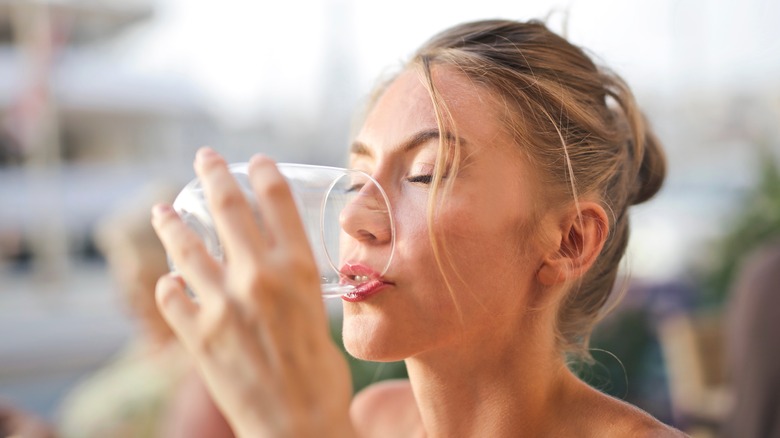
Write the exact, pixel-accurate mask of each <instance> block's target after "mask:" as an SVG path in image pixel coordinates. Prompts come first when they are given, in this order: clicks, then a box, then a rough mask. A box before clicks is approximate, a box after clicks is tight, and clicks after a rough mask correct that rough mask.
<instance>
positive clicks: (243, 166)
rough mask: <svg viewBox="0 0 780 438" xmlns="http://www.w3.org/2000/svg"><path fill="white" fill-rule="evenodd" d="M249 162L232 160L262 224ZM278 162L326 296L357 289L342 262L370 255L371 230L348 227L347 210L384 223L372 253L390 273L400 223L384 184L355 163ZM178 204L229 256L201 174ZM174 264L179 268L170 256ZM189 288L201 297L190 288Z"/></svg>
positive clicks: (213, 249) (210, 245)
mask: <svg viewBox="0 0 780 438" xmlns="http://www.w3.org/2000/svg"><path fill="white" fill-rule="evenodd" d="M248 167H249V166H248V163H233V164H230V165H229V169H230V172H231V173H232V174H233V176H234V177H235V178H236V181H237V182H238V184H239V186H240V187H241V190H242V191H243V192H244V194H245V195H246V198H247V200H248V201H249V204H250V205H251V207H252V210H253V212H254V213H255V216H256V218H257V223H258V225H259V226H261V227H262V221H261V220H260V219H261V217H262V214H263V212H262V211H259V210H258V206H257V201H256V200H255V197H254V194H253V192H252V188H251V186H250V184H249V174H248V173H249V172H248ZM277 167H278V168H279V171H280V172H281V173H282V175H283V176H284V177H285V179H286V180H287V183H288V184H289V185H290V189H291V191H292V195H293V198H294V199H295V204H296V206H297V208H298V214H299V215H300V217H301V219H302V221H303V226H304V229H305V231H306V237H307V238H308V241H309V245H310V246H311V249H312V252H313V253H314V258H315V261H316V263H317V269H318V270H319V273H320V280H321V282H320V284H321V289H322V295H323V297H324V298H329V297H339V296H341V295H344V294H348V293H350V292H352V291H354V290H355V286H353V285H351V284H346V282H345V281H343V280H344V275H343V274H342V273H341V270H340V268H339V267H340V266H341V265H342V264H343V263H345V262H346V261H348V260H352V258H354V257H365V250H361V249H360V248H361V245H360V244H359V243H358V242H359V240H361V239H365V238H366V234H368V232H367V231H365V230H361V231H360V232H357V233H355V232H352V233H350V232H348V230H345V229H344V227H343V223H345V215H347V214H348V215H350V216H355V215H363V216H365V218H366V220H367V221H368V222H370V224H371V226H372V227H375V228H381V231H382V236H383V239H384V242H383V244H382V245H381V246H382V248H381V249H380V248H375V249H372V254H371V255H372V266H373V269H376V270H377V272H378V273H379V275H380V276H381V275H384V274H385V272H386V271H387V268H388V267H389V266H390V262H391V261H392V258H393V253H394V251H395V224H394V222H393V216H392V214H391V209H390V201H389V199H388V197H387V194H386V193H385V191H384V189H383V188H382V186H381V185H380V184H379V183H378V182H377V181H376V180H375V179H374V178H372V177H371V176H370V175H368V174H367V173H365V172H362V171H359V170H354V169H344V168H339V167H328V166H315V165H308V164H294V163H278V164H277ZM173 208H174V210H175V211H176V212H177V213H178V214H179V216H180V217H181V218H182V220H183V221H184V223H186V224H187V225H188V226H189V227H190V228H191V229H192V230H194V231H195V233H196V234H197V235H198V236H199V237H200V238H201V239H202V240H203V242H204V244H205V246H206V250H207V251H208V252H209V254H211V256H212V257H214V258H215V259H216V260H218V261H223V259H224V252H223V248H222V244H221V242H220V240H219V236H218V235H217V232H216V229H215V228H214V221H213V218H212V216H211V213H210V212H209V210H208V206H207V204H206V199H205V195H204V193H203V188H202V186H201V184H200V181H199V180H198V179H197V178H196V179H194V180H193V181H191V182H190V183H189V184H187V185H186V186H185V187H184V189H182V191H181V192H180V193H179V195H178V196H177V197H176V199H175V200H174V202H173ZM347 211H349V212H347ZM361 233H362V234H361ZM377 234H379V233H377ZM361 251H362V252H361ZM169 264H170V267H171V270H172V271H175V270H176V267H175V266H174V265H173V263H172V262H171V261H170V258H169ZM188 293H190V295H191V296H192V297H193V298H196V297H195V296H194V294H193V292H192V291H191V290H190V289H189V288H188Z"/></svg>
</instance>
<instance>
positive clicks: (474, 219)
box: [153, 20, 680, 437]
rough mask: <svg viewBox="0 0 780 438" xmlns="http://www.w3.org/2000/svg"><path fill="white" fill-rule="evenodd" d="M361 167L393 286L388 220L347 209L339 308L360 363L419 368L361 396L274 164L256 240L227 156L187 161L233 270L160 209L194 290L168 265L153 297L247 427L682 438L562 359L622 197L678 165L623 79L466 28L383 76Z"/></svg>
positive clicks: (653, 187) (600, 300) (598, 287)
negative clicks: (377, 192)
mask: <svg viewBox="0 0 780 438" xmlns="http://www.w3.org/2000/svg"><path fill="white" fill-rule="evenodd" d="M350 157H351V158H350V166H351V167H356V168H359V169H362V170H364V171H366V172H369V173H371V174H372V175H373V176H374V177H375V178H376V179H377V180H378V181H379V182H380V183H381V184H382V185H383V187H384V188H385V190H386V191H387V193H388V196H389V197H390V201H391V204H392V206H393V214H394V216H395V220H396V227H397V228H396V230H397V237H396V253H395V258H394V261H393V264H392V266H391V267H390V269H389V270H388V272H387V274H386V275H384V276H381V277H380V276H379V275H378V274H377V273H376V271H378V270H379V269H380V267H379V266H377V265H376V260H377V257H378V256H379V254H381V253H382V251H384V250H386V247H387V245H388V242H387V239H386V238H385V237H384V236H386V235H387V232H386V231H387V230H384V229H382V226H383V225H382V224H381V223H373V222H372V221H371V218H370V216H368V215H366V216H361V215H360V214H359V212H356V213H354V214H352V215H349V216H345V217H343V218H342V220H343V225H344V228H345V230H346V231H347V232H349V233H351V234H352V235H353V236H356V237H357V238H358V240H359V241H360V245H361V248H360V249H361V254H362V256H361V258H360V259H359V260H349V261H347V262H348V264H347V265H348V266H354V265H358V266H361V267H360V268H357V269H352V270H350V269H347V270H345V271H344V272H343V274H344V281H348V282H353V283H356V284H357V286H358V290H359V293H357V294H353V295H350V296H349V297H346V298H345V299H344V300H343V301H344V330H343V332H344V344H345V346H346V347H347V349H348V351H349V352H350V353H351V354H353V355H355V356H356V357H358V358H361V359H366V360H374V361H394V360H399V359H404V360H405V361H406V365H407V369H408V372H409V381H408V382H405V381H404V382H390V383H378V384H376V385H374V386H371V387H369V388H368V389H366V390H364V391H363V392H361V393H360V394H358V395H357V396H356V397H355V398H354V400H352V397H351V391H350V385H349V376H348V370H347V366H346V363H345V361H344V359H343V358H342V357H341V356H340V355H339V352H338V351H337V349H336V347H335V346H334V345H333V343H332V342H331V341H330V340H329V339H328V333H327V330H326V323H327V321H326V315H325V312H324V310H323V306H322V303H321V298H320V294H319V279H318V276H317V272H316V268H315V266H314V264H313V263H312V256H311V252H310V250H309V248H308V247H307V243H306V239H305V237H304V235H303V232H302V226H301V223H300V220H299V219H298V218H297V215H296V213H295V209H294V203H293V201H292V199H291V197H290V193H289V190H288V188H287V186H286V184H285V182H284V179H283V178H282V177H281V176H280V174H279V172H278V171H277V170H276V167H275V166H274V164H273V162H272V161H271V160H269V159H268V158H265V157H262V156H256V157H253V158H252V160H251V163H250V180H251V182H252V185H253V188H254V190H255V194H256V198H257V201H258V205H259V208H260V210H261V211H263V212H264V216H263V220H264V224H263V225H264V226H265V227H267V229H268V230H270V232H268V233H263V234H261V233H260V232H259V231H258V228H257V227H256V225H255V223H254V219H253V216H252V214H251V212H250V210H249V208H248V206H247V202H246V201H245V199H244V198H243V195H241V192H240V190H239V189H238V188H237V186H236V183H235V181H234V180H233V179H232V177H230V175H229V173H228V171H227V168H226V166H225V162H224V160H222V159H221V158H220V157H219V156H218V155H217V154H216V153H215V152H214V151H212V150H210V149H202V150H200V151H199V153H198V155H197V157H196V160H195V165H194V166H195V170H196V172H197V174H198V176H199V178H201V180H202V181H203V184H204V190H205V191H206V195H207V198H208V199H209V203H210V206H211V208H212V209H213V212H214V215H215V220H216V227H217V230H218V232H219V233H220V235H221V236H222V238H223V241H224V246H225V252H226V259H227V260H228V261H229V262H228V263H226V264H225V265H220V264H218V263H216V262H215V261H214V260H213V259H211V258H210V257H209V256H208V255H207V253H206V252H205V250H204V248H203V246H202V245H201V244H200V243H199V242H198V240H197V239H194V238H193V235H192V232H191V231H189V230H188V229H187V227H186V226H185V225H184V224H183V223H182V222H181V221H180V220H179V219H178V217H177V216H176V214H175V213H174V212H173V211H172V210H171V208H170V207H169V206H167V205H158V206H156V207H155V209H154V211H153V223H154V225H155V228H156V229H157V232H158V234H159V236H160V237H161V239H162V241H163V243H164V245H165V246H166V248H167V250H168V251H169V254H170V255H171V257H172V258H173V260H174V262H175V263H176V264H177V266H180V269H181V272H182V275H183V277H184V278H186V280H187V283H188V284H189V285H190V286H191V287H193V289H194V290H195V291H196V293H197V294H198V296H199V298H200V305H197V304H195V303H193V302H191V301H189V300H188V299H187V297H186V295H185V293H184V287H183V285H184V281H183V280H182V279H181V278H178V277H175V276H173V275H168V276H165V277H163V278H162V279H161V280H160V281H159V283H158V287H157V298H158V304H159V306H160V307H161V309H162V311H163V313H164V315H165V317H166V318H167V320H168V321H169V323H170V324H171V326H172V327H173V328H174V330H175V331H176V332H177V335H178V336H179V337H180V339H181V340H182V341H183V342H184V344H185V345H186V346H187V348H188V349H189V350H190V351H191V352H192V354H193V355H194V357H195V358H196V360H197V362H198V364H199V369H200V371H201V373H202V375H203V376H204V379H205V381H206V384H207V386H208V387H209V388H210V390H211V392H212V394H213V396H214V398H215V400H216V402H217V403H218V405H219V406H220V407H221V409H222V411H223V413H224V414H225V416H226V417H227V419H228V421H229V422H230V423H231V425H232V426H233V429H234V431H235V432H236V433H237V435H239V436H296V437H297V436H338V437H343V436H401V437H409V436H447V437H449V436H490V437H500V436H518V435H523V436H534V437H541V436H555V437H560V436H598V437H606V436H678V435H680V433H679V432H677V431H675V430H672V429H670V428H668V427H667V426H665V425H663V424H661V423H660V422H658V421H657V420H655V419H653V418H652V417H650V416H649V415H647V414H645V413H643V412H641V411H640V410H638V409H637V408H634V407H632V406H629V405H627V404H625V403H623V402H621V401H619V400H615V399H613V398H610V397H608V396H606V395H604V394H602V393H600V392H598V391H596V390H594V389H592V388H590V387H589V386H588V385H586V384H585V383H583V382H581V381H580V380H578V379H577V377H576V376H575V375H574V374H572V372H571V371H569V369H568V368H567V361H568V360H569V359H571V358H576V357H578V356H579V357H584V358H587V345H588V344H587V341H588V337H589V334H590V331H591V329H592V327H593V325H594V324H595V323H596V321H597V320H598V319H599V318H600V317H601V316H602V313H603V307H604V304H605V303H606V302H607V300H608V298H609V294H610V291H611V290H612V286H613V283H614V279H615V276H616V272H617V264H618V261H619V260H620V258H621V257H622V255H623V252H624V249H625V245H626V242H627V239H628V223H627V215H626V208H627V207H628V206H629V205H631V204H636V203H639V202H643V201H645V200H647V199H648V198H650V197H651V196H653V195H654V194H655V193H656V192H657V191H658V189H659V187H660V186H661V182H662V180H663V177H664V174H665V167H664V166H665V164H664V158H663V155H662V152H661V150H660V148H659V145H658V144H657V142H656V141H655V139H654V137H653V135H652V134H651V133H650V132H649V131H648V130H647V128H646V126H645V124H644V121H643V118H642V116H641V114H640V112H639V111H638V109H637V108H636V105H635V103H634V99H633V97H632V96H631V94H630V92H629V90H628V89H627V87H626V86H625V85H624V83H623V82H622V81H621V80H620V79H619V78H617V77H616V76H615V75H613V74H611V73H609V72H607V71H605V70H603V69H599V68H597V67H596V66H595V65H594V64H593V63H592V62H591V60H590V59H589V58H588V57H587V56H586V55H585V54H584V53H583V52H582V51H581V50H580V49H578V48H576V47H574V46H572V45H571V44H569V43H568V42H566V41H565V40H564V39H562V38H560V37H558V36H557V35H555V34H553V33H551V32H550V31H549V30H547V29H546V28H545V27H544V26H543V25H542V24H540V23H537V22H529V23H519V22H512V21H501V20H495V21H482V22H474V23H466V24H463V25H459V26H456V27H453V28H451V29H448V30H446V31H444V32H442V33H440V34H439V35H437V36H435V37H434V38H433V39H431V40H430V41H429V42H428V43H426V44H425V45H424V46H423V47H422V48H421V49H420V50H419V51H418V52H417V53H416V55H415V56H414V57H413V58H412V59H411V61H409V63H408V64H407V65H405V66H404V68H403V69H402V71H401V72H400V73H399V74H397V75H396V76H395V77H393V78H392V79H391V80H390V81H387V82H386V83H385V84H384V85H383V86H382V87H380V89H379V90H378V92H377V93H376V97H375V98H374V99H372V101H371V102H370V105H369V108H368V111H367V114H366V116H365V120H364V121H363V124H362V127H361V129H360V130H359V132H358V134H357V136H356V137H355V141H354V142H353V144H352V148H351V156H350ZM365 277H368V279H367V280H366V279H365ZM357 279H361V280H362V281H360V282H358V281H357Z"/></svg>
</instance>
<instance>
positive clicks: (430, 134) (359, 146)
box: [349, 129, 466, 157]
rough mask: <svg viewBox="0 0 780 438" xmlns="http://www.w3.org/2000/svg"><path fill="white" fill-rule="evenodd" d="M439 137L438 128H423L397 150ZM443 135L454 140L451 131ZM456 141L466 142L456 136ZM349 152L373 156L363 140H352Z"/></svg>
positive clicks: (407, 148) (406, 148)
mask: <svg viewBox="0 0 780 438" xmlns="http://www.w3.org/2000/svg"><path fill="white" fill-rule="evenodd" d="M440 137H441V133H440V132H439V130H438V129H424V130H422V131H418V132H416V133H415V134H414V135H412V136H411V137H409V138H408V139H406V140H405V141H404V142H402V143H401V144H400V145H399V146H398V148H397V150H399V151H400V152H409V151H411V150H413V149H415V148H417V147H419V146H421V145H423V144H425V143H427V142H429V141H430V140H434V139H438V138H440ZM445 137H446V138H447V140H449V141H455V140H456V137H455V136H454V135H452V134H451V133H449V132H447V133H445ZM457 141H458V142H459V143H460V144H461V145H464V144H466V141H465V140H464V139H463V138H457ZM349 152H350V154H354V155H365V156H369V157H370V156H373V154H372V153H371V149H370V148H369V147H368V146H367V145H366V144H365V143H363V142H360V141H357V140H355V141H354V142H352V146H350V148H349Z"/></svg>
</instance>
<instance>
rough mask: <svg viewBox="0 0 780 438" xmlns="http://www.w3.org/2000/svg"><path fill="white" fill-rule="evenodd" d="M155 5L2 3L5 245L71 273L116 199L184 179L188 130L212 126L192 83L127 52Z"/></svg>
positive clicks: (0, 165) (0, 221)
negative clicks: (143, 64) (72, 258)
mask: <svg viewBox="0 0 780 438" xmlns="http://www.w3.org/2000/svg"><path fill="white" fill-rule="evenodd" d="M153 12H154V9H153V3H152V1H151V0H122V1H119V0H103V1H98V0H81V1H79V0H71V1H49V0H14V1H6V2H4V3H2V4H0V120H1V121H2V123H1V124H0V202H2V206H3V207H2V209H0V256H4V257H5V258H6V259H9V258H10V259H12V260H14V259H16V260H17V261H18V260H20V259H25V258H30V259H31V260H34V261H39V262H40V263H36V264H35V266H36V270H37V271H39V272H41V273H42V274H43V277H45V278H49V279H56V278H57V277H60V276H62V275H64V274H65V273H66V272H67V269H66V268H67V266H66V265H67V263H68V261H67V260H68V256H69V254H71V253H73V252H74V251H80V250H83V249H84V247H85V246H88V244H89V242H88V241H89V230H90V227H91V225H92V223H93V222H94V220H95V219H96V218H97V217H98V216H99V215H100V214H101V213H102V212H103V211H105V209H106V208H107V207H108V206H109V205H110V204H111V203H113V202H114V201H116V199H117V198H118V197H121V196H123V195H124V194H127V193H129V192H130V191H131V190H134V189H135V188H137V186H138V185H139V184H142V183H143V182H144V181H146V180H149V179H158V178H168V177H179V175H182V176H181V177H180V178H181V179H183V175H188V173H186V172H187V167H188V164H189V160H183V159H182V158H181V157H182V156H192V154H191V152H192V150H194V148H195V146H197V145H198V144H200V143H195V142H194V141H191V140H192V139H191V138H187V137H197V138H200V139H201V140H202V139H203V138H209V137H213V132H214V131H215V130H216V128H215V125H214V123H213V122H211V118H210V117H209V116H208V114H207V113H206V112H205V111H204V110H203V105H202V103H201V100H200V98H199V96H198V93H197V92H196V91H195V89H194V88H193V87H190V86H188V84H187V83H186V82H185V81H182V80H181V79H178V78H173V77H164V76H159V75H158V76H149V75H144V74H142V73H140V72H137V71H134V70H133V69H132V68H131V67H130V66H127V65H126V64H125V63H123V62H122V58H121V53H120V52H121V48H118V47H117V46H118V45H119V44H120V42H121V36H122V35H123V33H126V32H129V31H132V30H133V28H135V27H138V26H141V25H143V23H144V22H145V21H146V20H148V19H149V18H150V17H152V16H153ZM186 144H193V146H189V147H185V146H184V145H186Z"/></svg>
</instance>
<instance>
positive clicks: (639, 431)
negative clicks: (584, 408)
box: [599, 394, 688, 438]
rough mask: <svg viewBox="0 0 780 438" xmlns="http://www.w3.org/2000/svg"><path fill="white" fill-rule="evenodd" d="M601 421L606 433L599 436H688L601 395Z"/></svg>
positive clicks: (631, 407)
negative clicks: (605, 427)
mask: <svg viewBox="0 0 780 438" xmlns="http://www.w3.org/2000/svg"><path fill="white" fill-rule="evenodd" d="M601 398H602V400H603V403H601V406H602V409H603V411H602V415H599V417H601V420H603V422H602V424H604V425H606V426H607V429H608V430H607V431H603V432H606V433H604V434H601V433H600V434H599V435H601V436H614V437H624V436H631V437H637V438H684V437H687V436H688V435H686V434H684V433H683V432H681V431H680V430H678V429H675V428H673V427H671V426H669V425H667V424H664V423H663V422H661V421H659V420H658V419H656V418H655V417H653V416H652V415H650V414H648V413H647V412H645V411H643V410H642V409H639V408H638V407H636V406H634V405H631V404H629V403H626V402H624V401H622V400H618V399H616V398H613V397H610V396H608V395H605V394H601Z"/></svg>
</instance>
